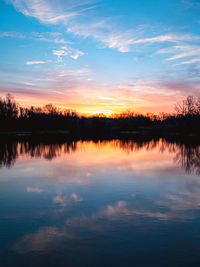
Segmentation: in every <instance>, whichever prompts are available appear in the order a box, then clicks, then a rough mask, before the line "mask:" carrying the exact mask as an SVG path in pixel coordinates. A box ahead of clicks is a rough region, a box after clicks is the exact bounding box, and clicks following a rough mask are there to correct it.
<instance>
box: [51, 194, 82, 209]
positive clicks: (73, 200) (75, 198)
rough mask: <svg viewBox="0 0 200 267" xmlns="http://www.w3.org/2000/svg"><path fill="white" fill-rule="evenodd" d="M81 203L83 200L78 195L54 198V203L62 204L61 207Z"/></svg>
mask: <svg viewBox="0 0 200 267" xmlns="http://www.w3.org/2000/svg"><path fill="white" fill-rule="evenodd" d="M81 201H83V198H82V197H79V196H78V195H77V194H76V193H72V194H71V195H70V196H69V197H68V198H67V197H66V196H61V195H60V194H59V195H57V196H55V197H54V198H53V202H54V203H56V204H60V205H61V206H69V205H71V204H73V203H78V202H81Z"/></svg>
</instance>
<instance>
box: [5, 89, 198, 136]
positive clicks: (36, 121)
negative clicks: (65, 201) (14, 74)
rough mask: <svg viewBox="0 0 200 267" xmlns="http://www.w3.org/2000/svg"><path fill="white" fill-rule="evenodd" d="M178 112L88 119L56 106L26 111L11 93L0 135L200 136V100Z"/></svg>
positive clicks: (183, 104) (188, 101)
mask: <svg viewBox="0 0 200 267" xmlns="http://www.w3.org/2000/svg"><path fill="white" fill-rule="evenodd" d="M175 110H176V113H175V114H165V113H161V114H160V115H153V114H150V113H149V114H147V115H141V114H135V113H133V112H130V111H127V112H124V113H122V114H119V115H117V114H114V115H113V116H112V117H109V118H108V117H106V116H103V115H102V114H99V115H96V116H93V117H84V116H79V115H78V114H77V113H76V112H74V111H71V110H67V109H66V110H61V109H58V108H56V107H55V106H53V105H52V104H48V105H45V106H44V107H43V108H41V107H33V106H32V107H30V108H24V107H21V106H20V105H19V104H17V103H16V101H15V100H14V98H13V97H12V96H11V95H10V94H8V95H7V96H6V97H5V98H1V99H0V132H1V133H11V132H12V131H15V132H16V131H20V132H24V131H28V132H32V133H38V132H40V133H41V131H43V132H44V131H45V132H46V133H48V132H49V131H51V132H52V131H56V132H57V133H58V132H59V131H68V132H69V134H72V135H73V136H74V135H85V136H90V135H91V136H115V135H116V136H119V134H130V133H131V134H133V131H135V132H138V133H147V132H148V133H152V134H159V135H162V134H174V133H181V134H194V133H200V98H197V97H193V96H188V97H187V98H186V100H184V101H182V102H180V103H177V104H176V105H175Z"/></svg>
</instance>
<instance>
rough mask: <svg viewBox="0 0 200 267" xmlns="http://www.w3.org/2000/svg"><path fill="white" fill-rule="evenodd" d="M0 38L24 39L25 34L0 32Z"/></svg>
mask: <svg viewBox="0 0 200 267" xmlns="http://www.w3.org/2000/svg"><path fill="white" fill-rule="evenodd" d="M0 37H10V38H25V34H23V33H20V32H12V31H11V32H0Z"/></svg>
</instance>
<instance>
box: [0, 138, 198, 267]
mask: <svg viewBox="0 0 200 267" xmlns="http://www.w3.org/2000/svg"><path fill="white" fill-rule="evenodd" d="M0 165H1V168H0V248H1V249H0V266H3V267H7V266H200V176H199V173H200V145H198V143H195V144H191V143H188V142H187V143H184V142H175V141H168V142H167V141H166V140H164V139H157V140H147V141H145V140H137V141H134V140H127V141H125V140H110V141H98V140H96V141H80V140H79V141H75V140H74V141H72V140H71V141H69V140H68V141H66V140H59V141H58V140H57V141H55V140H54V141H52V140H51V141H50V142H48V141H44V140H43V141H41V140H34V139H30V140H29V139H25V140H12V141H4V142H1V143H0Z"/></svg>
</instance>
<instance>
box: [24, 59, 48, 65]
mask: <svg viewBox="0 0 200 267" xmlns="http://www.w3.org/2000/svg"><path fill="white" fill-rule="evenodd" d="M45 63H48V62H47V61H40V60H38V61H27V62H26V65H38V64H45Z"/></svg>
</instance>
